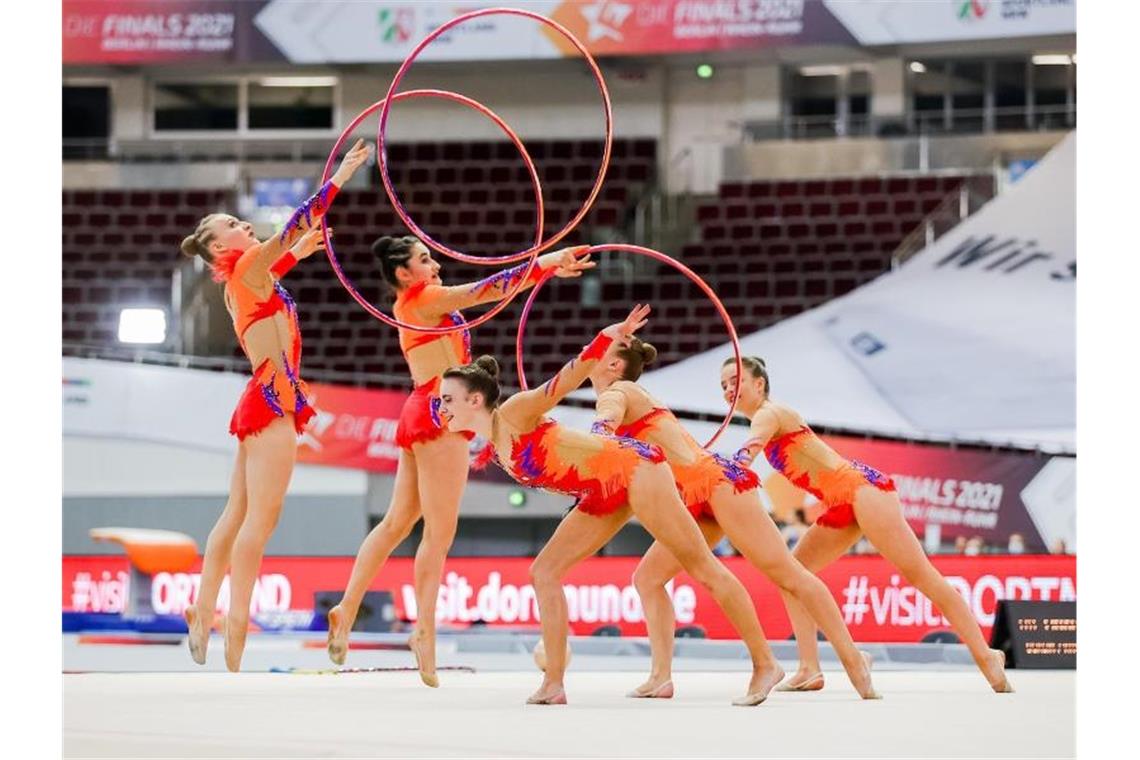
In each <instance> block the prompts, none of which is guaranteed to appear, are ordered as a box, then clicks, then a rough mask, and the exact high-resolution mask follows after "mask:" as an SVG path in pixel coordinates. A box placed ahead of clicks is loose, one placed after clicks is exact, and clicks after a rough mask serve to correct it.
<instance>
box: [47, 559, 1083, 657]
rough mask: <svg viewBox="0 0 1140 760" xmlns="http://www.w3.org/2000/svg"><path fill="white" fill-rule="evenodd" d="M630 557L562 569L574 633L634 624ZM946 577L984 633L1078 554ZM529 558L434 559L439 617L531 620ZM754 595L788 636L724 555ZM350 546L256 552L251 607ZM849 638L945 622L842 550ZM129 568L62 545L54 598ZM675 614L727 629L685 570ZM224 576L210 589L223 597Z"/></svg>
mask: <svg viewBox="0 0 1140 760" xmlns="http://www.w3.org/2000/svg"><path fill="white" fill-rule="evenodd" d="M639 559H640V558H638V557H593V558H590V559H587V560H586V561H584V562H582V563H581V564H579V565H578V566H576V567H575V568H574V569H573V570H572V571H571V572H570V573H569V574H568V575H567V577H566V581H565V583H564V585H563V590H564V592H565V594H566V600H567V604H568V607H569V614H570V624H571V627H572V628H573V630H574V633H575V634H578V635H589V634H590V633H592V632H593V631H594V630H596V629H597V628H599V627H600V626H604V625H605V626H609V625H613V626H617V627H618V628H620V629H621V631H622V634H623V635H626V636H644V635H646V632H645V623H644V618H643V615H642V611H641V601H640V599H639V598H638V595H637V591H636V589H635V588H634V587H633V584H632V581H631V577H632V574H633V570H634V568H635V567H636V566H637V563H638V561H639ZM932 560H933V562H934V564H935V566H936V567H938V569H939V570H940V571H941V572H942V573H943V574H944V575H945V576H946V578H947V580H948V581H949V582H950V584H951V585H952V586H953V587H954V588H955V589H956V590H957V591H958V592H959V593H960V594H962V596H963V598H964V599H965V600H966V601H967V603H968V604H969V605H970V609H971V610H973V612H974V615H975V617H976V618H977V620H978V623H979V625H981V626H982V629H983V632H984V633H985V634H986V635H987V636H988V635H989V632H990V628H991V627H992V626H993V623H994V613H995V610H996V606H997V602H998V601H999V600H1001V599H1022V600H1039V601H1075V600H1076V594H1077V591H1076V588H1077V587H1076V557H1073V556H1018V557H1014V556H984V557H961V556H941V557H934V558H932ZM530 562H531V561H530V560H529V559H526V558H521V557H485V558H455V559H449V560H448V561H447V564H446V566H445V567H444V575H443V583H442V586H441V588H440V592H439V593H440V596H439V606H438V608H437V613H436V614H437V617H438V619H439V621H440V622H441V623H442V624H445V625H454V626H466V625H470V624H472V623H475V622H480V623H483V624H486V625H490V626H496V625H509V626H512V627H519V626H527V625H534V626H536V627H537V625H538V622H539V616H538V606H537V602H536V601H535V594H534V588H533V586H532V585H531V584H530V580H529V576H528V567H529V565H530ZM725 563H726V564H727V565H728V567H729V569H730V570H731V571H732V572H734V573H735V574H736V575H737V576H738V577H739V578H740V579H741V580H742V581H743V583H744V585H745V587H746V588H747V589H748V590H749V593H750V594H751V595H752V598H753V601H754V602H755V604H756V609H757V612H758V613H759V615H760V622H761V624H762V625H763V627H764V630H765V632H766V633H767V635H768V637H769V638H771V639H787V638H788V637H790V636H791V632H792V630H791V624H790V623H789V621H788V617H787V614H786V612H785V611H784V606H783V604H782V602H781V601H780V596H779V593H778V592H777V590H776V587H775V586H774V585H772V583H771V582H769V581H768V580H767V579H765V578H763V577H762V576H761V575H760V574H759V573H758V572H757V571H756V570H755V569H754V568H753V567H752V566H751V565H749V564H748V563H747V562H745V561H744V560H743V559H741V558H739V557H729V558H726V559H725ZM351 569H352V558H351V557H266V558H265V560H264V562H263V563H262V566H261V575H260V577H259V579H258V582H257V586H256V588H255V589H254V593H253V600H252V603H251V612H252V614H253V615H255V616H261V617H263V618H266V619H273V618H276V619H277V620H288V619H290V618H292V619H294V620H296V621H298V624H299V625H305V624H306V623H305V621H307V620H308V619H309V616H308V614H307V613H310V612H311V611H312V609H313V599H314V594H315V593H316V592H318V591H338V590H341V589H343V588H344V586H345V583H346V582H347V580H348V576H349V573H350V572H351ZM821 577H822V578H823V580H824V582H825V583H826V584H827V586H828V588H829V589H830V590H831V593H832V595H833V596H834V597H835V599H836V602H837V603H838V604H839V608H840V611H841V612H842V614H843V618H844V621H845V622H846V624H847V625H848V627H849V628H850V629H851V633H852V635H853V636H854V638H855V639H856V640H857V641H863V642H878V641H882V642H918V641H921V640H922V638H923V637H924V636H926V635H927V634H930V633H933V632H936V631H945V630H949V624H948V623H947V621H946V619H945V618H943V617H942V616H941V615H940V614H938V612H936V611H935V609H934V608H933V606H932V605H931V603H930V601H929V600H928V599H927V598H926V597H925V596H923V595H922V594H921V593H919V592H918V591H917V590H916V589H915V588H914V587H913V586H911V585H910V584H908V583H907V582H906V580H905V579H903V578H902V577H901V576H900V574H899V572H898V571H897V570H895V569H894V568H893V567H892V566H891V565H890V564H889V563H887V562H886V561H885V560H883V559H882V558H880V557H877V556H848V557H843V558H841V559H840V560H839V561H837V562H836V563H834V564H833V565H832V566H831V567H829V568H827V569H826V570H825V571H824V572H823V573H822V574H821ZM198 582H199V575H198V570H197V568H195V569H194V570H192V571H191V572H188V573H159V574H158V575H156V576H155V577H154V581H153V585H152V592H151V601H152V604H153V606H154V609H155V611H156V612H157V613H159V614H167V615H177V614H181V612H182V611H183V610H184V609H185V608H186V606H187V605H189V604H192V603H193V602H194V600H195V599H196V595H197V587H198ZM128 584H129V574H128V572H127V560H126V559H125V558H123V557H107V556H65V557H64V558H63V596H62V605H63V610H64V611H68V612H121V611H122V610H123V608H124V606H125V602H126V600H127V598H128V591H129V589H128ZM372 588H373V589H377V590H379V589H385V590H388V591H390V592H392V596H393V598H394V600H395V606H396V615H397V617H398V618H401V619H405V620H414V619H415V617H416V605H415V594H414V590H413V586H412V560H411V559H410V558H393V559H390V560H389V561H388V562H387V563H386V564H385V565H384V568H383V570H382V571H381V572H380V574H379V576H377V578H376V580H375V581H374V582H373V584H372ZM669 594H670V597H671V598H672V600H673V608H674V615H675V617H676V621H677V624H678V625H699V626H701V627H703V628H704V629H705V630H706V632H707V634H708V636H709V637H710V638H722V639H723V638H736V633H735V631H733V629H732V627H731V626H730V625H729V623H728V619H727V618H726V617H725V616H724V614H723V613H722V612H721V611H720V609H719V608H718V607H717V606H716V604H715V602H713V600H712V597H711V596H710V595H709V594H708V592H706V591H705V590H704V589H703V588H702V587H701V586H700V585H698V584H697V583H695V582H694V581H693V580H692V579H691V578H689V577H688V576H687V575H684V574H682V575H679V576H677V578H676V579H674V581H673V582H672V583H671V585H670V587H669ZM228 602H229V587H228V579H227V580H226V582H225V583H224V584H223V586H222V592H221V594H220V595H219V598H218V604H219V609H221V610H225V609H227V608H228Z"/></svg>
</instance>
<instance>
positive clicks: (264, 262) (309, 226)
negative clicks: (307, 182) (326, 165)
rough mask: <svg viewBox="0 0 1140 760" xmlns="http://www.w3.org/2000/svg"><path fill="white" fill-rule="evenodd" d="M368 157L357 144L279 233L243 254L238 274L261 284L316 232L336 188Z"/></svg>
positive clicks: (369, 150)
mask: <svg viewBox="0 0 1140 760" xmlns="http://www.w3.org/2000/svg"><path fill="white" fill-rule="evenodd" d="M371 154H372V146H371V145H366V144H365V143H364V141H363V140H357V141H356V145H354V146H353V147H352V150H350V151H349V152H348V155H346V156H345V157H344V160H343V161H341V164H340V168H339V169H337V170H336V174H334V175H333V176H332V178H331V179H329V181H328V182H326V183H325V184H324V185H322V186H321V189H320V190H318V191H317V192H316V194H315V195H313V197H311V198H309V199H308V200H307V201H305V202H304V203H302V204H301V205H300V206H299V207H297V210H296V211H294V212H293V215H292V216H291V217H289V221H287V222H286V223H285V226H284V227H283V228H282V229H281V232H279V233H278V234H277V235H274V236H273V237H271V238H269V239H268V240H266V241H265V242H263V243H259V244H258V245H255V246H254V247H253V248H251V249H250V250H249V251H248V252H247V254H246V255H247V256H249V262H248V263H247V264H245V266H242V264H243V263H244V262H239V264H238V267H239V270H244V271H242V272H241V274H243V275H246V274H248V275H249V276H250V278H251V279H252V280H261V279H262V278H264V277H265V275H266V274H267V273H269V271H270V267H272V266H273V265H274V264H276V263H277V261H278V259H281V258H282V257H283V256H284V255H285V253H286V252H287V251H288V250H289V249H290V248H292V247H293V245H294V244H295V243H297V242H298V241H299V240H300V239H301V237H303V236H304V235H305V234H307V233H308V232H310V231H316V230H318V229H319V223H320V221H321V218H322V217H323V216H324V215H325V214H326V213H327V212H328V210H329V208H330V207H331V206H332V202H333V199H334V198H336V196H337V193H338V192H340V188H341V187H342V186H343V185H344V183H345V182H348V180H349V179H351V178H352V175H353V174H355V173H356V170H357V169H359V168H360V167H361V166H362V165H363V164H364V162H365V161H366V160H368V157H369V156H370V155H371ZM244 258H245V257H244V256H243V259H244ZM286 271H288V270H286Z"/></svg>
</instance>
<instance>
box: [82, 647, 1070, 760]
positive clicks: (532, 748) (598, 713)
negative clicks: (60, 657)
mask: <svg viewBox="0 0 1140 760" xmlns="http://www.w3.org/2000/svg"><path fill="white" fill-rule="evenodd" d="M578 643H579V647H578V649H577V651H578V652H579V654H578V655H576V656H575V657H574V660H573V662H572V664H571V667H570V672H569V674H568V677H567V696H568V698H569V704H568V705H567V706H565V707H535V706H527V705H524V704H523V702H524V700H525V698H526V697H527V695H528V694H530V692H531V691H532V690H533V689H534V688H536V687H537V685H538V683H539V680H540V679H539V675H538V673H537V671H536V670H535V668H534V666H533V664H532V663H531V662H530V658H529V655H527V654H525V653H521V652H518V651H514V652H511V651H499V652H489V651H486V650H487V649H493V648H494V647H485V648H484V651H483V652H463V651H458V650H457V648H455V647H451V646H449V645H448V642H447V640H446V639H445V638H441V640H440V651H439V664H440V666H441V667H442V666H453V667H454V666H469V667H473V668H474V669H475V671H476V672H474V673H470V672H458V671H445V672H441V674H440V677H441V681H442V686H441V688H439V689H428V688H426V687H424V686H422V685H421V684H420V681H419V678H418V677H417V676H416V674H415V673H414V672H412V671H403V672H400V671H394V672H362V673H337V674H327V673H326V674H317V673H313V672H312V671H313V670H319V669H326V668H331V665H329V663H328V661H327V659H325V658H324V652H323V650H321V649H313V648H309V649H304V648H302V646H301V644H300V643H299V642H298V640H296V639H292V640H290V639H283V638H280V637H270V636H260V637H254V636H251V638H250V642H249V645H248V647H247V653H246V659H245V662H244V663H243V665H244V666H245V667H247V668H248V671H247V672H242V673H239V674H229V673H225V672H219V671H221V667H220V664H221V663H220V658H221V646H220V645H221V641H220V639H219V638H218V637H214V639H213V640H212V641H211V649H210V655H209V661H208V663H207V666H206V667H204V668H201V669H199V668H197V667H196V666H194V665H193V663H191V662H190V660H189V655H188V654H187V653H186V650H185V648H184V647H183V646H177V645H146V646H141V645H134V646H121V645H119V646H108V645H91V644H80V643H79V637H77V636H74V635H71V636H65V637H64V668H65V671H67V672H68V673H67V675H65V676H64V754H65V756H66V757H153V758H166V757H195V758H202V757H629V758H635V757H636V758H641V757H796V758H814V757H891V758H896V757H897V758H903V757H908V758H910V757H915V758H917V757H931V758H934V757H939V758H941V757H1003V758H1004V757H1035V758H1042V757H1072V756H1073V755H1074V752H1075V738H1074V733H1075V730H1074V724H1075V710H1074V699H1075V682H1076V674H1075V672H1073V671H1011V680H1012V681H1013V683H1014V686H1015V688H1016V689H1017V692H1016V693H1015V694H1011V695H998V694H993V693H992V692H991V691H990V690H989V688H988V687H987V685H986V684H985V681H984V680H983V679H982V677H981V676H980V675H979V674H978V673H977V672H976V671H975V670H973V669H972V667H969V666H964V665H959V664H953V663H948V662H935V663H927V664H916V663H913V662H912V663H902V664H900V663H897V662H894V661H892V658H891V657H890V656H889V653H886V651H885V650H884V654H883V656H882V657H880V655H879V654H876V659H877V660H878V662H877V664H876V670H875V681H876V686H877V687H878V689H879V691H880V692H881V693H882V694H883V695H884V699H883V700H881V701H877V702H863V701H861V700H859V699H858V698H857V696H856V695H855V692H854V691H853V690H852V689H851V687H850V686H849V685H848V684H847V683H846V680H845V678H844V676H843V674H842V672H836V671H834V670H833V669H832V667H831V666H828V671H827V676H828V681H827V688H826V689H825V690H823V691H822V692H816V693H814V694H785V693H773V695H772V697H771V698H770V699H769V700H768V701H767V702H765V703H764V704H763V705H760V706H759V707H755V708H739V707H733V706H732V705H731V704H730V700H731V698H732V697H734V696H738V695H740V694H741V693H742V692H743V691H744V687H745V686H746V684H747V663H746V662H745V661H741V660H739V659H736V658H734V657H724V656H720V655H717V656H712V657H709V658H705V657H700V656H684V657H679V658H678V661H677V667H676V669H675V678H674V682H675V684H676V689H677V694H676V697H675V698H674V699H672V700H668V701H666V700H631V699H626V698H624V697H623V694H624V693H625V692H626V691H627V690H628V689H630V688H631V687H633V686H635V685H637V684H638V683H640V679H641V677H642V675H643V674H644V672H645V671H646V668H647V666H648V659H647V658H646V657H644V656H643V655H640V654H624V655H616V656H615V655H601V654H588V653H585V652H586V651H587V650H588V649H589V642H578ZM707 643H708V644H710V645H712V646H714V647H715V646H717V644H720V643H719V642H718V643H717V644H713V643H712V642H707ZM774 643H775V642H774ZM722 649H723V647H722ZM695 651H696V652H697V653H698V654H699V650H695ZM872 651H874V650H873V649H872ZM787 654H790V650H788V649H786V648H785V647H779V648H777V655H778V656H779V657H780V658H781V661H782V663H783V664H784V667H785V669H790V668H791V667H793V663H792V662H791V661H787V660H785V659H784V658H785V656H786V655H787ZM946 659H948V660H953V659H957V660H958V661H960V660H961V657H957V658H950V657H948V658H946ZM410 664H411V657H410V655H409V654H408V652H407V651H406V650H405V651H376V650H371V651H359V650H353V651H352V652H351V653H350V656H349V661H348V663H347V666H348V667H356V668H379V667H392V668H399V667H405V666H409V665H410ZM271 668H279V669H286V670H287V669H289V668H295V669H307V670H309V672H303V671H302V672H298V671H296V670H295V671H294V672H269V671H270V669H271Z"/></svg>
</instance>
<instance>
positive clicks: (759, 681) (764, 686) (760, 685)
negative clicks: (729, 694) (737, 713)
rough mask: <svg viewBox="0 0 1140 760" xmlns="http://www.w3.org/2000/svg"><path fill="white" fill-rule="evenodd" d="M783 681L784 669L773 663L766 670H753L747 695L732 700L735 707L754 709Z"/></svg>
mask: <svg viewBox="0 0 1140 760" xmlns="http://www.w3.org/2000/svg"><path fill="white" fill-rule="evenodd" d="M783 679H784V669H783V668H781V667H780V666H779V664H778V663H776V662H774V661H773V663H772V664H771V665H770V666H768V667H766V668H753V669H752V680H751V681H750V682H749V684H748V693H747V694H745V695H744V696H743V697H740V698H739V699H734V700H732V704H734V705H736V706H737V707H755V706H756V705H758V704H760V703H761V702H763V701H764V700H766V699H767V698H768V693H769V692H771V691H772V689H774V688H775V687H776V684H778V683H779V682H780V681H782V680H783Z"/></svg>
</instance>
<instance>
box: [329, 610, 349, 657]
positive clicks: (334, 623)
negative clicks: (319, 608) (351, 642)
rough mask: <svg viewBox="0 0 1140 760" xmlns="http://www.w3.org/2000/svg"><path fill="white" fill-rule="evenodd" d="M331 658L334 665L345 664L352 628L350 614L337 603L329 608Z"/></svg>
mask: <svg viewBox="0 0 1140 760" xmlns="http://www.w3.org/2000/svg"><path fill="white" fill-rule="evenodd" d="M328 617H329V637H328V650H329V659H330V660H332V661H333V664H334V665H343V664H344V658H345V657H346V656H347V655H348V632H349V630H351V629H352V621H350V620H349V619H348V614H347V613H346V612H345V611H344V610H342V609H341V608H340V605H339V604H338V605H336V606H335V607H333V608H332V609H331V610H329V616H328Z"/></svg>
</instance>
